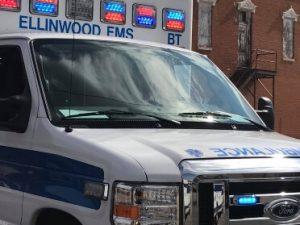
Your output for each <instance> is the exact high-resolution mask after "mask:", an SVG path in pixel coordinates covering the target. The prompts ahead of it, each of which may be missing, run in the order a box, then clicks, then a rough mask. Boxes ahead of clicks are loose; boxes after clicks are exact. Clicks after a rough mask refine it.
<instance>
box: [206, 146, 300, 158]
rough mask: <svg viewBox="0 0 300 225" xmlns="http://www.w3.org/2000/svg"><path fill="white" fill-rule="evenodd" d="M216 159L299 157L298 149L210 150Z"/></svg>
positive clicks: (299, 151)
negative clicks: (276, 156)
mask: <svg viewBox="0 0 300 225" xmlns="http://www.w3.org/2000/svg"><path fill="white" fill-rule="evenodd" d="M210 150H211V151H213V152H214V153H215V154H216V156H217V157H251V156H275V155H283V156H294V157H297V156H300V148H256V147H252V148H210Z"/></svg>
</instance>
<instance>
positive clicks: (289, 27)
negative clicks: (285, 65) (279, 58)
mask: <svg viewBox="0 0 300 225" xmlns="http://www.w3.org/2000/svg"><path fill="white" fill-rule="evenodd" d="M282 19H283V35H282V37H283V38H282V40H283V41H282V43H283V59H284V60H286V61H294V27H295V22H296V21H297V20H298V15H297V14H296V12H295V11H294V9H293V8H292V7H291V8H290V9H289V10H288V11H286V12H284V13H283V16H282Z"/></svg>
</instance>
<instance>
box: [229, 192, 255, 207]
mask: <svg viewBox="0 0 300 225" xmlns="http://www.w3.org/2000/svg"><path fill="white" fill-rule="evenodd" d="M235 199H236V204H237V205H239V206H251V205H256V204H257V203H258V202H259V200H258V198H257V197H256V196H255V195H241V196H236V197H235Z"/></svg>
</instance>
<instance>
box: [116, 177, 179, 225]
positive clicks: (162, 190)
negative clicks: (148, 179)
mask: <svg viewBox="0 0 300 225" xmlns="http://www.w3.org/2000/svg"><path fill="white" fill-rule="evenodd" d="M114 191H115V195H114V206H113V221H114V224H115V225H125V224H126V225H178V224H179V186H176V185H170V186H167V185H152V184H151V185H150V184H147V185H140V184H125V183H118V184H117V185H116V186H115V190H114Z"/></svg>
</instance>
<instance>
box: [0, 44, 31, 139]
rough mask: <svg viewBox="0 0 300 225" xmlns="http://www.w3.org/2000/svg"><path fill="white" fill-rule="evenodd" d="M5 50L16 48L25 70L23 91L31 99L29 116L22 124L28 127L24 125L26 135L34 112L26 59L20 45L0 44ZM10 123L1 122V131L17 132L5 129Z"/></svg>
mask: <svg viewBox="0 0 300 225" xmlns="http://www.w3.org/2000/svg"><path fill="white" fill-rule="evenodd" d="M3 48H16V50H17V51H18V54H19V57H20V60H21V62H20V66H21V67H22V69H23V72H24V73H23V76H24V82H25V83H24V90H23V94H24V95H26V96H27V97H28V98H29V99H30V107H29V108H30V109H28V110H29V112H28V113H27V114H28V115H23V116H26V117H23V118H22V121H21V122H22V123H24V124H26V126H25V125H24V127H26V128H25V130H24V131H22V132H21V133H25V132H26V130H27V129H28V127H29V122H30V118H31V111H32V93H31V88H30V84H29V78H28V71H27V69H26V65H25V58H24V54H23V51H22V47H21V46H20V45H17V44H5V42H4V43H3V44H2V43H0V50H1V49H3ZM6 122H8V121H3V122H1V123H2V124H0V131H4V132H15V131H14V130H11V129H9V128H7V127H5V123H6ZM17 133H20V132H17Z"/></svg>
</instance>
